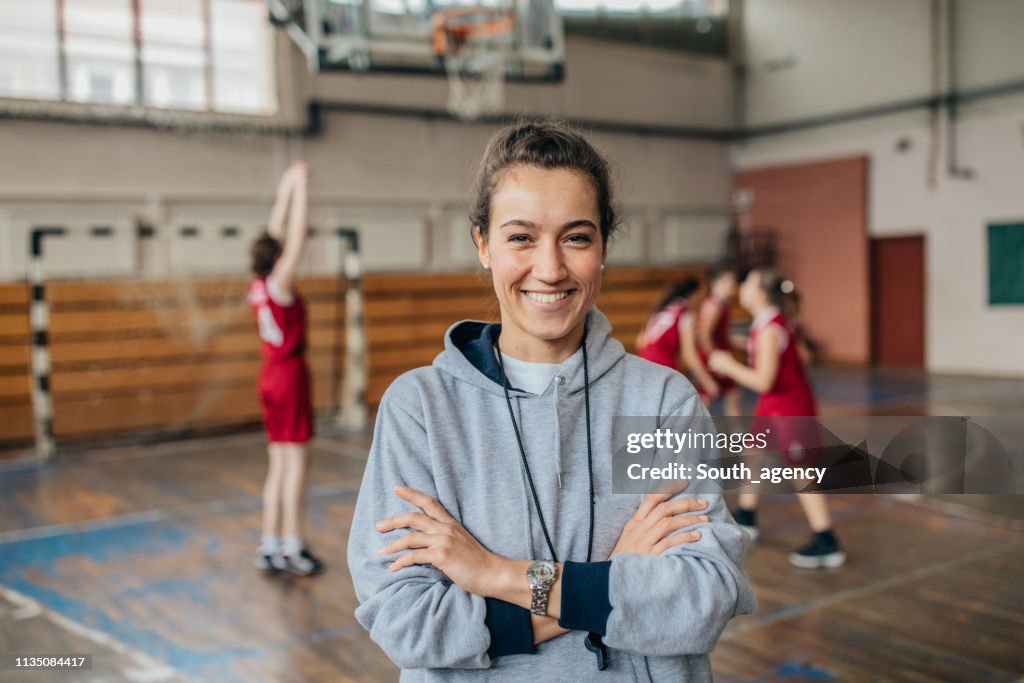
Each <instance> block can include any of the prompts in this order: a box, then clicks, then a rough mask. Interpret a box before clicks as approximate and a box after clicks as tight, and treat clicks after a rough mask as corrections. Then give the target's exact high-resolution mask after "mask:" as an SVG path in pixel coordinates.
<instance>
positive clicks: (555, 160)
mask: <svg viewBox="0 0 1024 683" xmlns="http://www.w3.org/2000/svg"><path fill="white" fill-rule="evenodd" d="M514 166H535V167H537V168H543V169H547V170H554V169H562V168H564V169H569V170H573V171H578V172H580V173H582V174H583V175H585V176H586V177H587V179H588V180H589V181H590V183H591V184H592V185H593V187H594V191H595V192H596V193H597V208H598V213H599V214H600V216H601V225H600V228H601V241H602V243H604V244H607V243H608V239H609V238H610V237H611V236H612V235H613V234H614V233H615V232H616V231H617V230H618V229H619V218H618V215H617V214H616V212H615V207H614V206H613V205H612V188H611V180H610V175H611V174H610V168H609V165H608V162H607V161H606V160H605V158H604V157H603V156H601V154H600V152H598V151H597V150H596V149H594V147H593V146H592V145H591V144H590V143H589V142H588V141H587V139H586V138H584V137H583V136H582V135H581V134H580V133H578V132H577V131H576V130H575V129H573V128H572V127H571V126H569V125H568V124H566V123H564V122H562V121H556V120H549V119H544V120H538V121H526V122H521V123H516V124H513V125H511V126H507V127H506V128H503V129H501V130H500V131H498V132H497V133H496V134H495V135H494V137H492V138H491V141H490V142H488V143H487V149H486V150H485V151H484V156H483V159H482V160H481V161H480V168H479V170H478V171H477V176H476V183H475V186H474V191H473V197H474V198H473V203H472V204H471V205H470V208H469V221H470V226H471V229H472V228H475V227H479V228H480V234H481V235H483V238H484V239H485V240H486V239H487V232H488V228H489V226H490V222H491V197H492V196H493V194H494V190H495V188H496V187H497V186H498V183H499V182H501V180H502V178H503V177H504V175H505V171H507V170H508V169H509V168H512V167H514ZM475 240H476V238H475V236H474V241H475Z"/></svg>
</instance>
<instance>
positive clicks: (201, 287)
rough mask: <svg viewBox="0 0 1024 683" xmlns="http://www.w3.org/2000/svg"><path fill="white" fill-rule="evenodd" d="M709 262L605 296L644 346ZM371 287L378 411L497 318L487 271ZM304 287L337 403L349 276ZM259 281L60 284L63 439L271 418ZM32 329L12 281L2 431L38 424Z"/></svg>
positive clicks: (611, 276)
mask: <svg viewBox="0 0 1024 683" xmlns="http://www.w3.org/2000/svg"><path fill="white" fill-rule="evenodd" d="M702 274H703V268H696V267H677V268H630V269H618V268H616V269H614V270H611V271H609V273H608V274H607V275H606V277H605V284H604V291H603V292H602V294H601V296H600V298H599V299H598V306H599V307H600V308H601V309H602V310H603V311H604V312H605V314H606V315H608V317H609V319H610V320H611V322H612V325H613V328H614V334H615V337H616V338H617V339H619V340H620V341H621V342H622V343H623V344H624V345H625V346H626V347H627V349H630V350H631V349H632V343H633V339H634V338H635V337H636V334H637V332H639V330H640V328H641V327H642V326H643V324H644V322H646V320H647V317H648V315H649V314H650V310H651V307H652V306H653V305H654V304H655V303H656V301H657V299H658V298H659V296H660V294H661V292H662V291H663V288H664V287H665V285H666V284H667V283H669V282H671V281H672V280H675V279H678V278H680V277H683V276H685V275H697V276H699V275H702ZM363 285H364V294H365V310H364V314H365V319H366V322H367V340H368V362H369V372H370V378H369V386H368V388H367V401H368V403H369V405H370V409H371V412H373V411H375V410H376V407H377V404H378V403H379V401H380V397H381V396H382V395H383V393H384V390H385V389H386V388H387V387H388V385H389V384H390V383H391V382H392V381H393V380H394V379H395V378H396V377H397V376H398V375H400V374H401V373H403V372H405V371H407V370H410V369H412V368H415V367H419V366H422V365H428V364H430V362H431V361H432V360H433V359H434V357H435V356H436V355H437V354H438V353H439V352H440V351H441V349H442V348H443V337H444V333H445V332H446V331H447V329H448V328H449V327H450V326H451V325H452V324H453V323H454V322H457V321H459V320H463V319H478V320H488V321H493V320H496V319H497V318H498V305H497V300H496V299H495V297H494V293H493V290H492V289H491V286H490V282H489V279H488V278H486V276H484V275H483V274H481V273H430V274H423V273H419V274H384V273H376V274H370V275H367V276H365V278H364V280H363ZM297 286H298V288H299V289H300V291H302V293H303V295H304V296H305V297H306V299H307V302H308V306H309V313H310V329H309V345H310V349H309V361H310V366H311V371H312V373H313V384H314V401H315V404H316V407H317V410H318V411H320V412H331V411H333V410H335V409H336V408H337V406H336V404H335V397H336V396H337V389H338V386H337V384H338V381H339V380H340V375H341V372H340V370H341V368H343V367H344V337H345V334H344V329H343V325H344V310H345V309H344V303H343V297H344V286H345V283H344V281H343V280H338V279H337V278H316V279H307V280H302V281H300V282H298V283H297ZM247 287H248V282H247V280H245V279H243V278H236V279H224V278H222V279H208V280H196V281H192V280H183V281H159V282H157V281H138V282H135V281H87V282H73V281H60V282H54V283H51V284H49V285H48V286H47V290H46V292H47V300H48V301H49V302H50V304H51V320H50V353H51V360H52V366H53V372H52V376H51V386H52V391H53V396H54V430H55V434H56V437H57V439H58V442H60V441H62V440H64V441H67V440H74V439H79V438H92V437H102V436H112V435H118V436H122V435H131V434H140V435H141V434H152V433H175V432H178V431H183V430H194V429H199V428H205V427H223V426H230V425H241V424H244V423H253V422H258V421H259V420H260V407H259V400H258V396H257V390H256V382H257V376H258V373H259V368H260V366H261V363H262V360H261V356H260V343H259V339H258V337H257V335H256V330H255V324H254V322H253V319H252V312H251V310H250V308H249V306H248V303H247V302H246V298H245V295H246V290H247ZM28 339H29V337H28V288H27V286H25V285H12V286H4V287H0V373H3V374H2V377H0V379H2V381H3V384H2V386H0V419H2V424H0V441H4V442H11V441H18V440H22V441H27V440H28V439H30V438H31V435H32V422H31V417H32V416H31V401H30V397H29V388H30V377H29V368H28Z"/></svg>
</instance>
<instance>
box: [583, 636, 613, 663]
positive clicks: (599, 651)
mask: <svg viewBox="0 0 1024 683" xmlns="http://www.w3.org/2000/svg"><path fill="white" fill-rule="evenodd" d="M583 646H584V647H586V648H587V649H588V650H590V651H591V652H593V653H594V656H595V657H597V670H598V671H604V670H605V669H607V668H608V647H607V646H606V645H605V644H604V643H603V642H601V636H599V635H598V634H596V633H588V634H587V637H586V638H584V639H583Z"/></svg>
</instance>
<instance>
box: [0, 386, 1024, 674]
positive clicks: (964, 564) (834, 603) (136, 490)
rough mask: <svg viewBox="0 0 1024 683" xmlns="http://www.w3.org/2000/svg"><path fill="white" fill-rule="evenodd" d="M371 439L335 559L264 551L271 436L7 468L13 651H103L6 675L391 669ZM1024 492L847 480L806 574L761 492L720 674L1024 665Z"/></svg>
mask: <svg viewBox="0 0 1024 683" xmlns="http://www.w3.org/2000/svg"><path fill="white" fill-rule="evenodd" d="M815 383H816V386H817V389H818V393H819V396H820V397H821V400H822V405H823V409H824V410H823V412H826V413H832V414H958V413H959V414H972V415H990V414H1004V415H1005V414H1014V413H1017V414H1020V413H1021V412H1022V408H1024V381H1019V380H995V379H979V378H964V377H936V376H925V375H921V374H915V373H903V374H893V373H886V374H879V373H865V372H861V371H851V370H821V371H818V372H817V373H816V376H815ZM365 454H366V441H365V439H352V440H345V439H342V438H321V439H318V440H317V441H316V442H315V444H314V448H313V457H314V465H313V468H314V469H313V472H314V475H313V484H312V489H311V491H310V526H311V529H312V536H313V539H314V542H315V548H316V550H317V551H318V552H319V553H320V554H322V555H323V557H324V559H325V561H326V562H327V563H328V565H329V571H328V572H327V573H326V574H324V575H323V576H321V577H318V578H314V579H295V578H291V577H267V576H264V575H261V574H260V573H259V572H257V571H256V570H254V569H252V568H251V565H250V562H251V559H252V552H253V548H254V545H255V543H256V540H257V537H258V533H259V522H260V518H259V492H260V485H261V482H262V477H263V475H264V472H265V467H266V459H265V454H264V449H263V441H262V436H261V435H260V434H259V433H243V434H234V435H228V436H221V437H216V438H206V439H196V440H188V441H179V442H173V443H163V444H159V445H150V446H130V447H117V448H107V449H91V450H86V451H81V452H78V453H73V454H70V455H66V456H63V457H62V458H61V459H60V460H59V461H58V462H57V463H56V464H54V465H50V466H46V467H43V468H39V467H35V466H31V465H28V464H24V463H19V461H18V460H17V459H14V460H10V459H9V460H7V461H5V462H4V463H2V464H0V653H5V652H9V653H16V652H36V653H52V654H56V653H83V654H84V653H89V654H92V655H93V670H92V671H91V672H88V673H85V672H82V673H66V674H56V673H51V672H47V673H30V672H17V673H16V672H10V671H0V681H4V682H6V681H11V682H18V683H20V682H22V681H24V682H26V683H28V682H31V683H38V682H42V681H46V682H49V681H65V680H66V681H172V682H174V683H178V682H181V681H203V682H205V681H274V682H279V681H280V682H287V681H393V680H396V679H397V671H396V669H395V668H394V667H393V666H392V665H391V663H390V662H389V661H388V660H387V658H386V657H385V656H384V655H383V654H382V653H381V652H380V650H379V649H377V647H376V646H375V645H374V644H373V643H372V642H370V640H369V638H368V637H367V635H366V633H365V632H364V631H363V630H362V628H361V627H359V625H358V624H357V623H356V622H355V620H354V618H353V616H352V614H353V610H354V608H355V598H354V595H353V591H352V586H351V582H350V580H349V575H348V570H347V568H346V567H345V546H346V542H347V530H348V527H349V522H350V519H351V514H352V508H353V504H354V501H355V496H356V492H357V486H358V482H359V479H360V475H361V471H362V467H363V463H364V458H365ZM1022 499H1024V496H991V497H990V496H945V497H941V498H937V497H933V498H929V497H925V498H906V497H895V496H888V497H885V496H864V495H848V496H832V497H831V503H832V505H833V510H834V514H835V517H836V519H837V523H836V524H837V528H838V530H839V532H840V535H841V538H842V540H843V542H844V544H845V545H846V547H847V550H848V552H849V556H850V560H849V563H848V565H847V566H846V567H844V568H843V569H841V570H830V571H823V572H808V571H803V570H798V569H794V568H792V567H790V566H789V565H788V564H787V563H786V559H785V558H786V555H787V554H788V553H789V552H790V551H791V550H792V549H793V547H794V546H796V545H797V544H799V543H800V542H802V541H803V540H805V537H806V534H807V529H806V525H805V523H804V522H803V520H802V518H801V516H800V514H799V510H798V509H797V506H796V504H795V502H794V501H793V500H792V498H791V497H787V496H781V497H766V500H765V504H764V507H763V510H762V513H761V515H762V519H761V524H762V528H763V529H764V530H765V533H764V534H763V535H762V537H761V539H760V540H759V541H758V544H757V545H756V547H755V548H754V549H753V550H752V552H751V554H750V556H749V558H748V563H747V569H748V572H749V573H750V576H751V577H752V579H753V581H754V584H755V587H756V589H757V593H758V597H759V601H760V610H759V612H758V613H757V614H755V615H752V616H748V617H743V618H740V619H736V620H734V621H733V622H732V624H731V625H730V627H729V628H728V629H727V631H726V633H725V634H724V636H723V637H722V639H721V641H720V642H719V645H718V648H717V649H716V650H715V652H714V654H713V656H712V659H713V664H714V668H715V673H716V680H717V681H724V682H727V683H729V682H734V681H761V682H765V683H767V682H768V681H787V682H789V681H936V682H938V681H972V682H973V681H1021V680H1024V500H1022Z"/></svg>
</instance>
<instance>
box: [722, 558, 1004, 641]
mask: <svg viewBox="0 0 1024 683" xmlns="http://www.w3.org/2000/svg"><path fill="white" fill-rule="evenodd" d="M1020 548H1021V543H1020V542H1015V541H1006V542H1004V543H1000V544H998V545H995V546H992V547H991V548H987V549H986V550H980V551H978V552H976V553H974V554H971V555H966V556H963V557H957V558H954V559H950V560H943V561H942V562H936V563H934V564H930V565H927V566H925V567H919V568H917V569H913V570H911V571H909V572H907V573H905V574H899V575H897V576H891V577H889V578H886V579H879V580H878V581H873V582H871V583H868V584H866V585H864V586H859V587H857V588H847V589H845V590H841V591H836V592H835V593H832V594H831V595H827V596H825V597H822V598H817V599H815V600H810V601H809V602H803V603H799V604H797V605H791V606H789V607H782V608H780V609H778V610H776V611H775V612H774V613H772V614H769V615H768V616H766V617H764V618H762V619H755V620H750V621H743V622H739V623H737V624H736V626H734V627H732V628H729V629H727V630H726V632H725V633H723V634H722V639H723V640H728V639H729V638H733V637H735V636H738V635H741V634H743V633H747V632H748V631H753V630H755V629H759V628H763V627H765V626H770V625H772V624H776V623H779V622H781V621H786V620H788V619H792V618H794V617H798V616H802V615H804V614H806V613H808V612H810V611H812V610H818V609H821V608H823V607H830V606H832V605H835V604H837V603H840V602H845V601H847V600H852V599H854V598H863V597H867V596H870V595H874V594H876V593H880V592H882V591H884V590H888V589H890V588H895V587H897V586H902V585H904V584H907V583H912V582H914V581H919V580H921V579H925V578H928V577H929V576H932V575H934V574H940V573H942V572H944V571H948V570H950V569H957V568H959V567H963V566H965V565H969V564H972V563H974V562H978V561H980V560H987V559H989V558H992V557H995V556H997V555H1002V554H1005V553H1008V552H1010V551H1011V550H1018V551H1019V550H1020Z"/></svg>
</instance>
